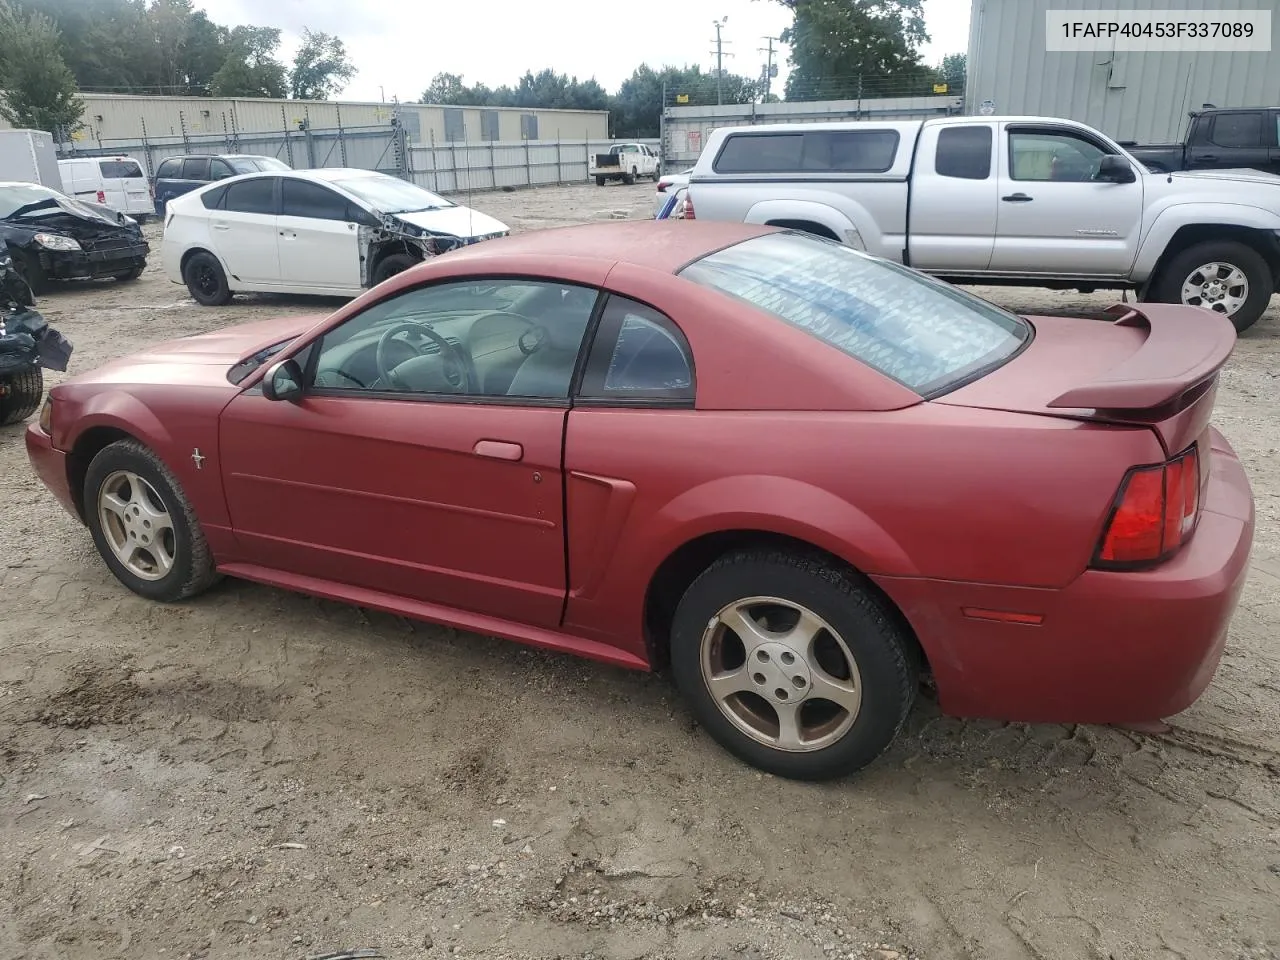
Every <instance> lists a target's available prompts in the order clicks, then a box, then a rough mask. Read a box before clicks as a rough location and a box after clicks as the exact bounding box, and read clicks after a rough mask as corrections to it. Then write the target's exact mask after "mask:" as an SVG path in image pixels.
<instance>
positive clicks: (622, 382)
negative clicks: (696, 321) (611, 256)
mask: <svg viewBox="0 0 1280 960" xmlns="http://www.w3.org/2000/svg"><path fill="white" fill-rule="evenodd" d="M693 396H694V378H693V354H692V352H691V351H690V349H689V341H688V340H686V339H685V336H684V334H683V333H681V332H680V328H679V327H677V326H676V325H675V324H674V323H673V322H672V321H671V319H670V318H669V317H667V316H665V315H664V314H662V313H659V312H658V311H657V310H654V309H653V308H652V307H647V306H645V305H644V304H642V303H637V302H636V301H634V300H628V299H627V298H626V297H619V296H613V295H611V296H610V297H609V302H608V303H607V304H606V305H605V309H604V313H603V314H602V315H601V317H600V327H599V329H598V330H597V332H596V336H595V341H594V343H593V344H592V347H591V356H590V357H589V358H588V360H587V367H586V371H585V372H584V374H583V378H582V388H581V390H580V391H579V397H580V398H581V399H583V400H597V401H606V402H608V401H624V402H625V401H628V400H678V401H691V400H693Z"/></svg>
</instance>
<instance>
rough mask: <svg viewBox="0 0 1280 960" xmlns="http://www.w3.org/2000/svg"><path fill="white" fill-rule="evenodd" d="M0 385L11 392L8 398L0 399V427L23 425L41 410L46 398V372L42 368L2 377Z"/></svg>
mask: <svg viewBox="0 0 1280 960" xmlns="http://www.w3.org/2000/svg"><path fill="white" fill-rule="evenodd" d="M0 383H3V384H4V385H6V386H8V388H9V391H10V392H9V395H8V396H4V397H0V426H4V427H8V426H12V425H13V424H15V423H21V422H22V421H24V420H26V419H27V417H29V416H31V414H33V413H35V412H36V410H37V409H38V408H39V406H40V400H41V398H42V397H43V396H44V370H42V369H41V368H40V367H32V368H31V369H29V370H22V371H19V372H18V373H12V374H9V375H7V376H5V377H0Z"/></svg>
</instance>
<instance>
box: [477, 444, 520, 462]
mask: <svg viewBox="0 0 1280 960" xmlns="http://www.w3.org/2000/svg"><path fill="white" fill-rule="evenodd" d="M473 452H474V453H475V455H476V456H478V457H489V458H490V459H492V460H522V459H524V447H522V446H520V444H518V443H508V442H507V441H505V440H477V441H476V445H475V447H474V448H473Z"/></svg>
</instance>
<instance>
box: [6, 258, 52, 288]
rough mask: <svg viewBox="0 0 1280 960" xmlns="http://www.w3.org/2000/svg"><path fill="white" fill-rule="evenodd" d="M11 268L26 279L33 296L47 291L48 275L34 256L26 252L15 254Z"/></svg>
mask: <svg viewBox="0 0 1280 960" xmlns="http://www.w3.org/2000/svg"><path fill="white" fill-rule="evenodd" d="M13 269H14V270H15V271H17V274H18V276H20V277H21V278H22V279H23V280H25V281H26V283H27V286H28V287H30V288H31V295H32V296H33V297H38V296H40V295H41V294H43V293H48V292H49V276H48V274H46V273H45V272H44V267H42V266H40V261H39V260H37V259H36V258H35V257H33V256H31V255H30V254H26V253H19V254H17V255H16V256H15V257H14V258H13Z"/></svg>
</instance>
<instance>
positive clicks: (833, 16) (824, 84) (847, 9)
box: [778, 0, 936, 100]
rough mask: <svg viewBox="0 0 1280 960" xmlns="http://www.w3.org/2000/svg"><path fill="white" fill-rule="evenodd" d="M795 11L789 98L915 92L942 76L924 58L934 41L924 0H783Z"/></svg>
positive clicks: (785, 35)
mask: <svg viewBox="0 0 1280 960" xmlns="http://www.w3.org/2000/svg"><path fill="white" fill-rule="evenodd" d="M778 2H779V3H782V4H783V5H784V6H787V7H790V8H791V9H792V10H794V11H795V22H794V23H792V25H791V26H790V27H788V28H787V29H786V30H784V31H783V32H782V42H783V43H787V44H790V46H791V54H790V63H791V68H792V69H791V74H790V75H789V76H788V77H787V88H786V93H787V99H788V100H839V99H851V98H853V97H887V96H914V95H918V94H921V93H929V92H931V90H932V81H933V78H934V77H935V76H936V74H935V73H934V71H932V70H930V69H928V68H927V67H925V66H924V65H923V64H922V63H921V62H920V54H919V51H918V48H919V46H920V45H921V44H924V43H926V42H928V40H929V35H928V33H927V32H926V31H925V26H924V11H923V9H922V6H921V4H922V0H778Z"/></svg>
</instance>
